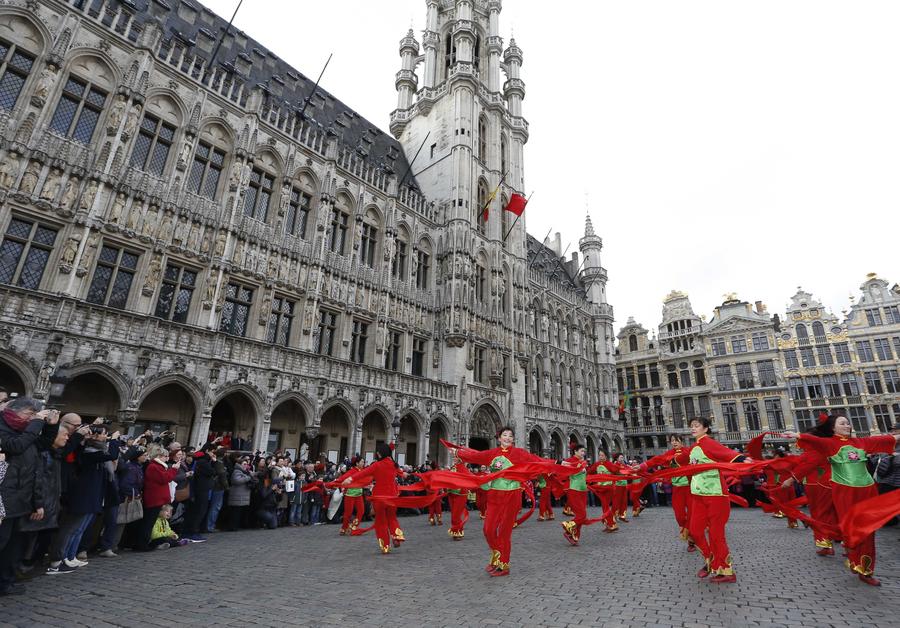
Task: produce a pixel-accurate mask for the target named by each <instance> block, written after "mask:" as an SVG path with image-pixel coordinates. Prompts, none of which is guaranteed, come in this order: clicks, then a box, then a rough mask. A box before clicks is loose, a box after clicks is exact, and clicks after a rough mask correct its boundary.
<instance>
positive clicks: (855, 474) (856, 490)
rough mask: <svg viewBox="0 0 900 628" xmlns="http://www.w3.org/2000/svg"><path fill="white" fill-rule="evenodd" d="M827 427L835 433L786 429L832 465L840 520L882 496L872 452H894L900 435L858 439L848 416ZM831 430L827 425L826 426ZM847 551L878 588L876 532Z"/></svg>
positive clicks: (851, 565)
mask: <svg viewBox="0 0 900 628" xmlns="http://www.w3.org/2000/svg"><path fill="white" fill-rule="evenodd" d="M826 426H831V429H832V431H833V434H834V435H833V436H831V437H822V436H814V435H812V434H809V433H807V434H799V435H798V434H795V433H794V432H785V433H784V435H785V436H787V437H788V438H797V445H798V446H799V447H801V448H802V449H805V450H812V451H816V452H818V453H820V454H821V455H822V456H824V457H825V458H827V459H828V462H829V463H830V464H831V495H832V499H833V500H834V508H835V510H836V511H837V515H838V519H839V520H840V519H841V518H842V517H843V516H844V513H846V512H847V511H848V510H850V508H851V507H853V505H855V504H857V503H858V502H861V501H863V500H866V499H870V498H872V497H877V496H878V489H877V488H876V487H875V482H874V480H872V476H871V474H870V473H869V470H868V468H867V466H866V463H867V460H868V454H873V453H881V452H883V453H892V452H893V451H894V448H895V447H896V446H897V442H898V441H900V434H896V435H893V436H892V435H890V434H886V435H884V436H870V437H868V438H854V437H852V436H851V434H852V433H853V426H852V425H851V423H850V421H849V420H848V419H847V417H845V416H843V415H840V414H838V415H833V416H831V417H829V418H828V421H827V422H826ZM825 429H826V430H827V427H826V428H825ZM844 549H846V550H847V553H848V556H847V562H846V565H847V567H849V568H850V570H851V571H853V572H854V573H856V574H857V575H858V576H859V579H860V580H861V581H862V582H865V583H866V584H868V585H871V586H874V587H877V586H881V581H880V580H878V579H877V578H876V577H875V535H874V534H870V535H868V536H867V537H865V538H864V539H863V540H862V542H860V543H858V544H857V545H856V546H854V547H846V544H845V547H844Z"/></svg>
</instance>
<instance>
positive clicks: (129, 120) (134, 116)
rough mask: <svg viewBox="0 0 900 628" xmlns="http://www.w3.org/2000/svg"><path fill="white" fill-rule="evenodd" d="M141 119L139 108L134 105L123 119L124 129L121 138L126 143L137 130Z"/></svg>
mask: <svg viewBox="0 0 900 628" xmlns="http://www.w3.org/2000/svg"><path fill="white" fill-rule="evenodd" d="M140 119H141V106H140V105H137V104H136V105H134V106H133V107H132V108H131V109H130V110H129V112H128V117H126V118H125V128H123V129H122V137H123V138H124V139H125V140H126V141H127V140H128V138H130V137H131V136H132V134H134V132H135V131H136V130H137V125H138V120H140Z"/></svg>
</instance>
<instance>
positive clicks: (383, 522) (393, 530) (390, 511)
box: [374, 500, 405, 554]
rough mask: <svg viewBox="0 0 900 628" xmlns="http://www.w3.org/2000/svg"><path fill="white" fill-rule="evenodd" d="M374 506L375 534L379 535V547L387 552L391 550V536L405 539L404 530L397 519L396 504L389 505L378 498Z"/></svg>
mask: <svg viewBox="0 0 900 628" xmlns="http://www.w3.org/2000/svg"><path fill="white" fill-rule="evenodd" d="M374 507H375V536H377V537H378V547H380V548H381V551H382V552H383V553H385V554H387V553H388V552H389V551H391V537H393V538H395V539H397V540H398V541H403V540H405V539H404V537H403V530H401V529H400V523H399V522H398V521H397V509H396V508H395V507H394V506H388V505H386V504H384V503H383V502H382V501H380V500H377V501H375V504H374Z"/></svg>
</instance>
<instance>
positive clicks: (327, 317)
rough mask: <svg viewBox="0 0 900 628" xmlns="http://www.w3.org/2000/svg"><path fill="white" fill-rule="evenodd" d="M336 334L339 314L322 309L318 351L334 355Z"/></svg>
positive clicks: (317, 340) (317, 339) (321, 353)
mask: <svg viewBox="0 0 900 628" xmlns="http://www.w3.org/2000/svg"><path fill="white" fill-rule="evenodd" d="M335 334H337V314H335V313H334V312H329V311H328V310H322V311H321V312H319V325H318V335H317V337H316V353H318V354H320V355H334V354H333V351H334V337H335Z"/></svg>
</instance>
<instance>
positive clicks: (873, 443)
mask: <svg viewBox="0 0 900 628" xmlns="http://www.w3.org/2000/svg"><path fill="white" fill-rule="evenodd" d="M855 440H856V442H857V444H858V445H859V448H860V449H865V450H866V453H867V454H892V453H894V448H895V447H896V446H897V441H896V440H894V437H893V436H891V435H890V434H885V435H884V436H868V437H866V438H857V439H855Z"/></svg>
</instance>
